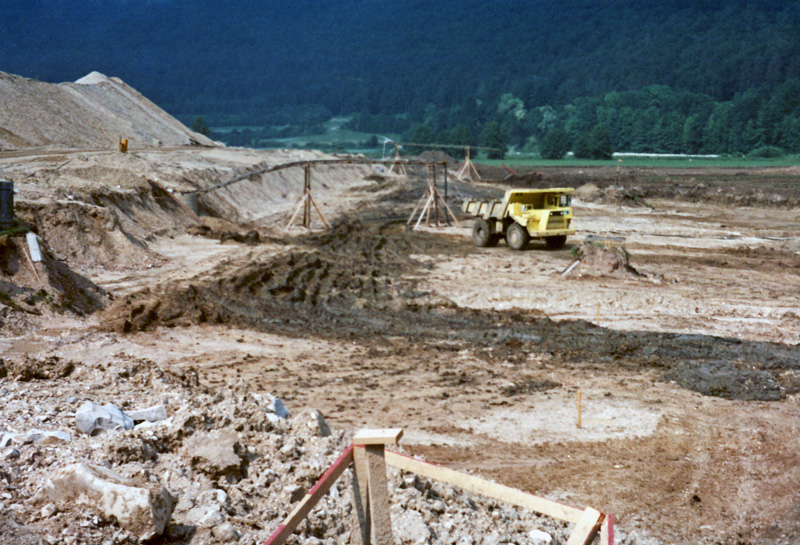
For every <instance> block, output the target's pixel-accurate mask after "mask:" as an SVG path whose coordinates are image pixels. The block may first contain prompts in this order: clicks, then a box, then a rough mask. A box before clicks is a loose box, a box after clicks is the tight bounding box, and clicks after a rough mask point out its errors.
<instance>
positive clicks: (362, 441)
mask: <svg viewBox="0 0 800 545" xmlns="http://www.w3.org/2000/svg"><path fill="white" fill-rule="evenodd" d="M402 436H403V430H401V429H383V430H363V431H360V432H358V433H357V434H356V435H355V437H353V445H355V450H356V455H355V460H356V480H357V481H358V494H357V495H355V494H354V501H356V514H357V516H358V519H359V524H360V529H361V532H360V537H361V542H362V545H394V536H393V535H392V519H391V515H390V512H389V487H388V485H387V482H386V458H385V451H384V447H385V446H386V445H395V444H397V442H398V441H399V440H400V438H401V437H402ZM364 466H366V467H364ZM364 469H366V471H364ZM364 473H366V482H365V479H364V475H363V474H364ZM364 490H366V498H365V497H364V496H365V494H364ZM359 502H360V503H361V509H362V511H361V513H359V505H358V503H359ZM356 535H357V534H356Z"/></svg>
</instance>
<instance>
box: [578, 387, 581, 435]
mask: <svg viewBox="0 0 800 545" xmlns="http://www.w3.org/2000/svg"><path fill="white" fill-rule="evenodd" d="M578 429H581V391H580V390H578Z"/></svg>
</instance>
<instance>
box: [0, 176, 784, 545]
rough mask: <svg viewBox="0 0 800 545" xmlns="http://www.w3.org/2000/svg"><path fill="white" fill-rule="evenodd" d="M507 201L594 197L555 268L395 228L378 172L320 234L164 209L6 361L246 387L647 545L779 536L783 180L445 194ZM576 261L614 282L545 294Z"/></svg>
mask: <svg viewBox="0 0 800 545" xmlns="http://www.w3.org/2000/svg"><path fill="white" fill-rule="evenodd" d="M18 168H22V167H18ZM489 173H491V172H489ZM665 176H666V178H665ZM498 178H501V176H498ZM376 180H377V181H376ZM512 182H514V183H518V184H519V185H522V186H537V187H538V186H545V185H550V186H554V185H555V186H564V185H568V186H578V185H581V186H583V185H585V184H589V183H591V184H593V185H594V186H596V189H591V188H589V190H587V189H586V188H584V195H585V200H581V199H580V198H579V199H578V200H577V201H576V202H575V217H576V219H575V227H576V229H578V234H577V235H576V236H575V237H573V238H571V239H570V241H569V242H568V245H567V247H566V248H564V249H563V250H558V251H550V250H547V249H546V248H545V246H544V244H536V243H534V244H532V245H531V247H530V248H529V249H528V250H526V251H523V252H512V251H511V250H509V249H508V248H507V247H506V246H505V245H504V244H502V243H501V244H500V246H498V247H497V248H486V249H479V248H475V247H474V246H472V244H471V242H470V236H469V235H470V230H469V227H470V224H469V221H467V220H465V219H464V218H462V220H463V221H462V223H461V224H460V225H459V226H455V225H453V226H450V227H446V228H442V229H435V228H430V229H423V230H421V231H411V230H409V229H407V227H406V225H405V223H406V219H407V217H408V214H409V213H410V211H411V208H412V206H413V205H414V204H415V202H416V200H417V199H418V198H419V196H420V195H421V194H422V188H423V185H422V181H421V180H419V179H418V178H416V177H414V176H412V177H411V178H409V179H395V178H383V177H382V176H380V175H377V176H374V177H373V183H374V187H375V188H376V190H370V189H369V187H368V186H367V185H364V182H363V181H358V182H357V183H355V182H353V183H352V184H351V185H352V189H341V190H340V194H339V195H340V197H337V196H335V195H334V194H330V195H329V196H327V197H326V201H325V204H324V205H323V206H338V207H339V208H338V210H340V211H345V213H339V214H331V216H336V217H337V219H336V220H335V222H334V225H333V228H332V229H331V230H324V231H322V230H319V231H316V232H314V233H311V234H306V233H304V232H302V231H301V230H296V229H293V230H291V231H290V232H289V233H284V232H283V230H282V229H280V228H278V226H279V225H281V224H282V223H283V222H284V221H285V218H286V212H287V211H289V209H290V202H291V201H292V200H293V199H292V198H291V196H289V197H288V198H286V199H285V200H286V202H287V204H286V205H282V206H283V208H282V209H281V210H280V211H281V214H280V215H273V216H270V217H261V218H258V219H256V215H255V214H249V213H248V214H245V213H241V214H240V215H241V216H242V217H247V218H248V221H247V222H238V223H237V222H232V223H231V222H228V223H225V222H223V221H222V220H226V219H230V218H217V219H215V220H210V219H209V218H199V220H197V221H194V220H192V221H190V220H188V219H186V217H185V212H183V211H181V214H183V215H182V216H180V218H179V219H173V220H172V223H170V224H169V229H168V230H165V231H164V232H163V234H161V235H159V234H153V235H152V236H150V237H149V238H147V237H142V240H145V241H146V255H147V256H153V257H152V258H151V259H149V260H148V261H147V264H148V267H147V268H144V267H141V268H139V267H136V266H133V265H132V264H131V263H128V262H125V260H123V259H117V260H115V261H114V266H113V267H109V268H107V269H104V268H103V267H102V266H100V265H99V264H98V260H97V259H93V260H92V261H91V262H90V263H89V265H91V266H84V267H81V260H80V259H79V257H80V256H79V255H78V254H76V256H75V258H74V259H73V261H74V263H73V265H74V267H75V268H76V269H77V270H79V271H81V272H85V274H86V275H87V276H88V277H89V278H90V279H91V280H92V281H94V282H95V283H97V284H98V285H99V286H101V287H103V288H105V289H106V290H107V292H108V293H109V294H110V296H111V297H112V298H113V301H112V302H111V303H110V305H109V306H108V307H107V308H106V310H104V311H102V312H100V313H96V314H94V315H92V316H90V317H89V318H82V319H80V320H77V319H73V318H70V317H68V316H66V315H62V314H48V313H45V314H44V316H42V317H40V318H39V317H37V318H36V320H35V321H34V323H33V325H32V326H30V327H29V328H27V330H25V331H22V330H21V329H20V328H16V329H15V328H13V327H11V326H13V323H14V322H13V320H11V321H9V322H8V325H7V326H6V329H5V331H6V336H5V338H4V340H3V347H2V348H0V350H2V351H4V353H5V355H6V356H10V355H14V354H19V353H21V352H25V353H30V354H32V355H38V356H45V355H47V356H58V357H61V358H64V359H67V360H70V361H73V360H75V361H80V360H81V358H85V357H86V354H87V353H90V352H91V353H92V358H93V359H95V360H103V358H109V359H110V358H113V357H114V356H113V355H114V354H119V353H128V354H136V355H137V357H140V358H146V359H147V360H148V361H152V362H155V363H156V364H158V365H164V366H168V367H170V368H175V369H189V368H192V369H196V370H197V373H198V377H199V380H200V382H201V383H203V384H205V385H207V386H208V387H210V388H215V387H223V386H224V385H226V384H229V383H231V381H235V380H243V381H244V382H246V383H247V384H249V385H250V387H251V388H253V389H255V390H257V391H263V392H267V393H272V394H274V395H276V396H278V397H279V398H281V399H282V400H283V401H284V403H286V404H287V405H289V406H294V407H314V408H316V409H319V410H320V411H322V412H323V413H324V414H325V416H326V418H327V419H328V422H329V424H330V425H331V426H332V427H334V428H336V429H344V430H355V429H358V428H361V427H365V426H370V427H374V426H379V427H403V428H404V429H405V430H406V436H405V440H404V445H405V448H406V449H407V450H408V451H409V452H412V453H414V454H419V455H424V456H425V457H427V458H428V459H430V460H432V461H435V462H437V463H440V464H444V465H448V466H450V467H454V468H457V469H460V470H465V471H469V472H472V473H476V474H480V475H483V476H486V477H489V478H492V479H495V480H497V481H499V482H503V483H505V484H509V485H512V486H516V487H519V488H522V489H525V490H528V491H531V492H533V493H536V494H539V495H543V496H546V497H549V498H552V499H556V500H559V501H563V502H565V503H569V504H572V505H576V506H581V507H582V506H586V505H590V506H593V507H595V508H597V509H599V510H601V511H604V512H608V513H613V514H614V515H615V516H616V517H617V518H618V522H619V525H620V528H621V530H622V531H623V532H632V531H637V532H640V533H643V534H646V535H649V536H653V537H654V538H657V539H660V540H661V541H663V542H665V543H686V544H695V543H706V544H717V543H719V544H731V545H732V544H739V543H746V544H751V543H762V544H766V543H778V542H780V541H779V539H786V537H785V536H786V535H792V534H791V532H792V531H796V530H794V528H796V526H797V524H796V523H797V519H796V512H797V508H796V505H795V503H796V501H797V500H798V497H797V492H796V491H797V490H798V486H799V485H800V469H798V468H800V454H799V453H800V448H798V447H800V435H798V433H797V431H798V426H800V424H798V422H800V420H798V416H800V406H798V400H800V396H798V393H800V348H798V344H797V341H798V339H800V311H798V305H797V293H798V288H800V239H798V237H797V227H798V226H800V212H799V211H798V209H797V207H796V206H795V205H796V203H797V199H798V194H800V189H798V188H800V174H798V172H794V171H792V170H779V171H778V170H775V171H772V170H753V171H742V170H736V171H732V172H728V171H725V170H724V169H717V170H700V169H698V170H697V172H694V171H692V172H689V171H683V170H677V169H676V171H668V170H657V171H656V170H653V171H650V170H641V169H637V170H632V171H631V172H630V173H627V174H625V176H624V179H620V176H619V174H618V173H617V172H616V171H615V169H607V170H603V169H599V170H598V169H584V170H581V171H580V172H576V171H573V170H568V169H561V170H558V169H546V170H545V171H543V172H540V173H535V174H532V175H530V176H528V177H526V178H524V179H520V180H505V181H503V180H502V179H498V180H497V181H496V182H495V183H481V184H455V186H454V187H453V186H451V187H450V191H451V193H450V194H451V196H453V195H456V196H458V195H459V194H468V195H469V194H473V195H497V194H500V193H501V191H502V189H503V188H505V187H507V185H508V184H509V183H512ZM174 183H176V184H177V183H178V182H177V181H176V182H174ZM181 183H185V182H181ZM198 183H200V182H198ZM248 183H249V182H248ZM451 183H452V181H451ZM159 184H163V185H164V186H165V187H167V188H169V187H170V181H169V180H167V181H165V180H164V179H163V178H162V179H160V180H159ZM176 187H177V186H176ZM609 188H610V189H609ZM242 191H244V190H242ZM579 195H580V192H579ZM141 200H142V199H140V201H141ZM31 206H33V205H31ZM172 206H173V205H172V204H169V206H166V205H165V207H162V208H161V210H162V211H161V212H160V213H161V214H164V215H165V216H166V215H169V210H170V209H171V208H170V207H172ZM222 208H223V207H221V206H220V207H219V208H218V209H222ZM115 217H118V215H117V216H115ZM148 217H149V218H151V221H152V222H153V223H154V224H157V221H156V220H157V217H158V216H156V215H151V216H148ZM176 217H177V216H176ZM152 218H156V219H152ZM188 224H191V225H193V226H194V227H191V229H190V228H189V227H187V225H188ZM199 224H202V228H199V227H197V225H199ZM109 225H111V226H112V227H113V226H114V225H117V226H120V225H121V226H122V227H117V228H118V229H119V228H121V229H123V230H124V225H125V222H124V221H123V222H119V221H117V222H116V224H115V223H110V224H109ZM150 227H151V228H153V226H150ZM182 229H183V231H182ZM52 230H55V229H54V228H51V231H52ZM253 230H255V231H256V232H258V233H260V234H259V235H258V236H257V237H256V236H251V235H248V234H249V233H251V232H252V231H253ZM188 231H190V232H192V233H195V234H186V233H187V232H188ZM182 232H183V234H182ZM234 232H238V235H239V236H238V239H237V236H234V235H235V234H236V233H234ZM232 233H233V234H232ZM237 240H239V242H237ZM587 244H588V245H589V247H593V248H597V247H600V248H602V247H604V246H610V247H613V248H616V249H621V248H624V250H623V252H624V254H625V255H626V256H627V259H628V262H629V265H630V266H631V267H632V272H630V274H623V275H608V274H605V273H604V272H603V271H602V270H599V269H597V268H596V267H593V266H591V265H590V264H589V263H584V264H582V265H581V267H580V268H579V269H577V271H578V272H577V273H573V274H569V275H562V273H563V272H564V271H565V270H566V269H567V268H568V267H569V266H570V265H571V264H572V263H573V262H574V261H575V260H576V258H577V257H578V256H579V255H580V253H581V252H580V251H579V248H580V247H582V246H583V247H586V245H587ZM140 251H142V252H143V250H140ZM142 255H145V254H144V253H143V254H142ZM65 257H67V256H65ZM633 271H635V273H634V272H633ZM27 323H29V322H26V324H27ZM54 339H57V341H54ZM578 391H580V392H581V396H582V400H583V406H582V427H581V429H578V428H577V426H576V417H577V414H576V413H577V411H576V395H577V392H578ZM781 535H783V536H784V537H783V538H782V537H780V536H781ZM795 535H796V534H795Z"/></svg>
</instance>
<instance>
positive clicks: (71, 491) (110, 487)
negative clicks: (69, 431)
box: [37, 464, 175, 540]
mask: <svg viewBox="0 0 800 545" xmlns="http://www.w3.org/2000/svg"><path fill="white" fill-rule="evenodd" d="M37 497H38V498H40V499H44V500H49V501H52V502H54V503H55V504H59V503H83V504H87V505H91V506H93V507H95V508H97V509H100V510H101V511H102V512H103V513H104V514H105V515H106V516H109V517H110V516H114V517H116V518H117V520H118V521H119V523H120V525H121V526H122V527H124V528H126V529H127V530H129V531H131V532H133V533H135V534H136V535H138V536H139V539H140V540H145V539H150V538H151V537H153V536H156V535H160V534H161V533H162V532H163V531H164V528H165V527H166V525H167V522H169V519H170V517H171V516H172V510H173V507H174V505H175V498H173V497H172V496H171V495H170V493H169V492H167V490H166V489H165V488H160V489H158V488H155V489H146V488H139V487H136V486H131V485H130V484H129V482H128V481H126V480H125V478H124V477H122V475H119V474H118V473H115V472H113V471H111V470H109V469H106V468H104V467H100V466H97V465H94V464H74V465H71V466H67V467H65V468H62V469H60V470H59V471H57V472H56V474H55V475H54V476H53V477H51V478H50V479H49V480H48V481H47V483H46V484H45V485H44V487H43V488H42V490H41V491H40V492H39V493H38V494H37Z"/></svg>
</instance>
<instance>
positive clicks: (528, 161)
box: [476, 155, 800, 168]
mask: <svg viewBox="0 0 800 545" xmlns="http://www.w3.org/2000/svg"><path fill="white" fill-rule="evenodd" d="M476 162H479V163H482V164H485V165H493V166H502V165H503V163H505V164H506V165H508V166H510V167H546V166H551V167H581V166H587V167H588V166H605V167H613V166H617V165H621V166H623V167H664V168H698V167H717V168H724V167H728V168H758V167H781V166H784V167H789V166H797V165H800V155H788V156H786V157H781V158H779V159H747V158H745V157H702V158H685V157H680V158H678V157H675V158H662V157H625V158H623V159H622V160H621V161H620V160H618V159H610V160H608V161H601V160H594V159H576V158H574V157H570V158H566V159H556V160H554V159H541V158H540V157H538V156H534V155H527V156H516V157H507V158H506V159H503V160H498V159H483V158H480V159H477V160H476Z"/></svg>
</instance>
